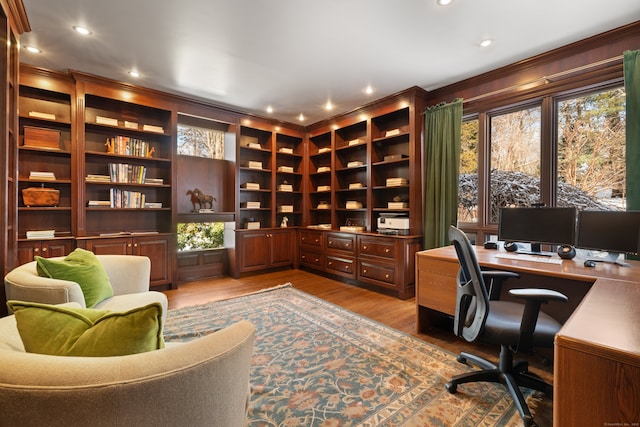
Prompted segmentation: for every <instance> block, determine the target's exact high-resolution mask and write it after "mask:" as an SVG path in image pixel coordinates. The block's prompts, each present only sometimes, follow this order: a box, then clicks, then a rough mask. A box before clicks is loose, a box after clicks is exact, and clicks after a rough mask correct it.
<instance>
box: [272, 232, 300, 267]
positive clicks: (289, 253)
mask: <svg viewBox="0 0 640 427" xmlns="http://www.w3.org/2000/svg"><path fill="white" fill-rule="evenodd" d="M267 236H268V239H270V240H271V265H272V266H273V267H276V266H280V265H289V264H292V263H293V254H294V250H295V241H294V232H293V231H289V230H282V231H274V232H272V233H269V234H268V235H267Z"/></svg>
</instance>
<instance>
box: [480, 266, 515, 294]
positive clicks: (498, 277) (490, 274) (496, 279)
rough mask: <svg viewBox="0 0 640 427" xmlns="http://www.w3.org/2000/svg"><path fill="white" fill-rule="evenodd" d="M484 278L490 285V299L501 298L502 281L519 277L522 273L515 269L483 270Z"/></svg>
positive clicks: (486, 283)
mask: <svg viewBox="0 0 640 427" xmlns="http://www.w3.org/2000/svg"><path fill="white" fill-rule="evenodd" d="M481 273H482V280H484V283H485V285H488V287H489V289H487V293H488V294H489V299H490V300H499V299H500V293H501V292H502V283H503V282H504V281H505V280H507V279H519V278H520V275H519V274H518V273H514V272H513V271H502V270H482V271H481Z"/></svg>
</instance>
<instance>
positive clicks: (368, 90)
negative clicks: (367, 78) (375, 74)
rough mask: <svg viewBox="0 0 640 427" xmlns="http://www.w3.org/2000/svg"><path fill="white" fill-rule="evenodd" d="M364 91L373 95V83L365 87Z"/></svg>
mask: <svg viewBox="0 0 640 427" xmlns="http://www.w3.org/2000/svg"><path fill="white" fill-rule="evenodd" d="M364 93H366V94H367V95H371V94H372V93H373V88H372V87H371V85H368V86H367V87H366V88H364Z"/></svg>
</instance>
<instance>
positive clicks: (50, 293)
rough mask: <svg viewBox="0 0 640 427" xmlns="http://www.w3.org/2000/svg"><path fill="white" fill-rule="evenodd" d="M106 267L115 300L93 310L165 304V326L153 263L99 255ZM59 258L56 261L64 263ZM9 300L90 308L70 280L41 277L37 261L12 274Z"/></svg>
mask: <svg viewBox="0 0 640 427" xmlns="http://www.w3.org/2000/svg"><path fill="white" fill-rule="evenodd" d="M96 257H97V258H98V259H99V260H100V262H101V263H102V265H103V267H104V269H105V271H106V272H107V276H109V281H110V282H111V286H112V287H113V293H114V295H113V297H111V298H107V299H105V300H103V301H100V302H99V303H98V304H96V305H95V307H93V308H97V309H102V310H114V311H125V310H129V309H131V308H136V307H142V306H144V305H147V304H150V303H152V302H159V303H160V304H162V324H163V325H164V320H165V318H166V313H167V308H168V304H167V297H166V295H165V294H163V293H162V292H156V291H149V279H150V275H151V261H150V260H149V258H147V257H144V256H135V255H96ZM63 258H64V257H57V258H52V259H63ZM4 287H5V292H6V296H7V301H8V300H18V301H29V302H39V303H43V304H64V303H68V302H75V303H78V304H79V305H80V307H86V306H87V305H86V302H85V300H84V294H83V293H82V289H80V285H78V284H77V283H76V282H72V281H68V280H59V279H50V278H48V277H40V276H38V272H37V270H36V261H31V262H28V263H26V264H23V265H20V266H18V267H16V268H14V269H13V270H11V271H10V272H9V273H7V275H6V276H5V278H4Z"/></svg>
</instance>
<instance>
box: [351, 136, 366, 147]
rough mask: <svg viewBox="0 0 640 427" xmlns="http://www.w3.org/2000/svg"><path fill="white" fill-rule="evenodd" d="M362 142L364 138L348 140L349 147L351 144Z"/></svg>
mask: <svg viewBox="0 0 640 427" xmlns="http://www.w3.org/2000/svg"><path fill="white" fill-rule="evenodd" d="M363 142H364V140H363V139H360V138H356V139H352V140H351V141H349V147H351V146H352V145H358V144H362V143H363Z"/></svg>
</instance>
